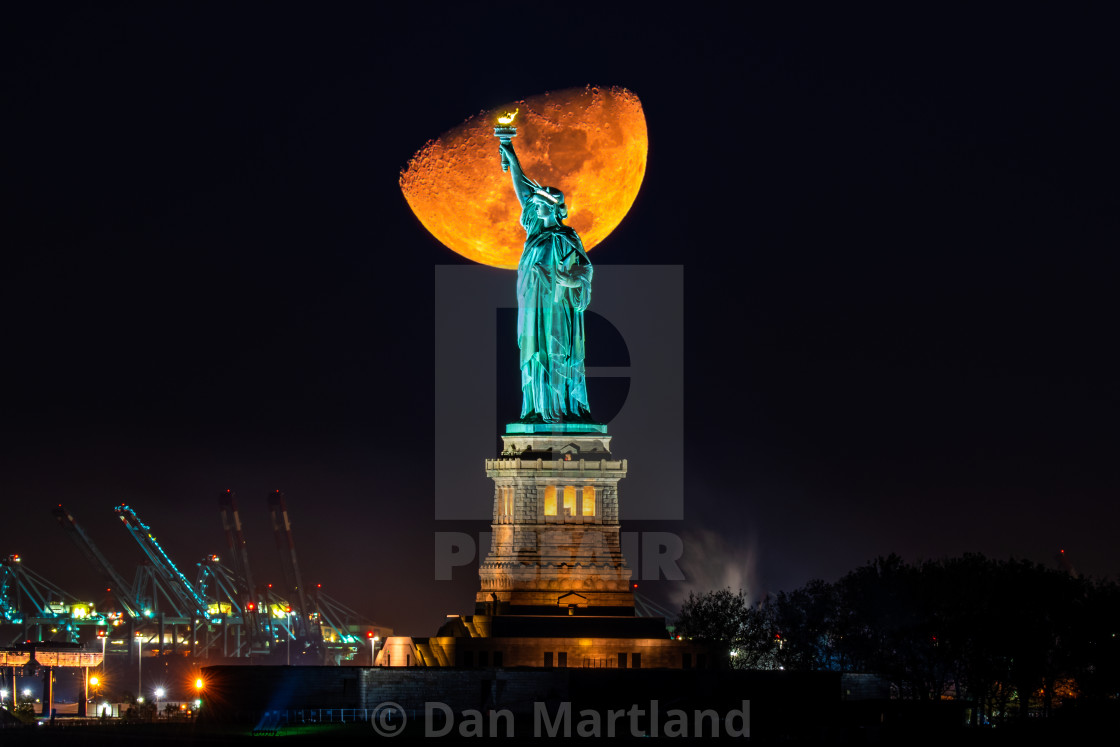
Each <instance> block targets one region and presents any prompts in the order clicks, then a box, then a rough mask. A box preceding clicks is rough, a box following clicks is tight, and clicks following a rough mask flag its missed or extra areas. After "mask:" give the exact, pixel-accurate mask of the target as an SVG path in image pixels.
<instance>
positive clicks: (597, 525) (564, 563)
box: [475, 423, 634, 616]
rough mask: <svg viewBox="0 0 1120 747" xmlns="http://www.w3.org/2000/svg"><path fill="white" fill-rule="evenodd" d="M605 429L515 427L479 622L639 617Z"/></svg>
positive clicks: (497, 476) (502, 461) (498, 481)
mask: <svg viewBox="0 0 1120 747" xmlns="http://www.w3.org/2000/svg"><path fill="white" fill-rule="evenodd" d="M610 440H611V437H610V436H608V435H607V434H606V426H603V425H590V424H561V425H533V424H523V423H514V424H511V425H510V426H509V427H508V428H507V432H506V434H505V435H504V436H503V437H502V445H503V448H502V453H501V456H500V458H498V459H487V460H486V474H487V476H488V477H490V478H492V479H493V480H494V515H493V541H492V544H491V547H490V552H489V554H488V555H487V556H486V558H485V560H484V561H483V562H482V564H481V566H480V568H479V575H480V576H481V579H482V588H481V590H480V591H479V592H478V594H477V596H476V597H475V610H476V612H477V614H480V615H568V614H572V615H576V614H579V615H629V616H632V615H633V614H634V598H633V592H632V590H631V585H630V575H631V571H630V568H629V566H628V565H627V564H626V559H625V557H623V554H622V547H621V544H620V538H619V523H618V481H619V480H621V479H622V478H623V477H625V476H626V460H625V459H623V460H618V459H614V458H613V457H612V455H611V452H610Z"/></svg>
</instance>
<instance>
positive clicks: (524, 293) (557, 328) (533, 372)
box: [517, 200, 591, 423]
mask: <svg viewBox="0 0 1120 747" xmlns="http://www.w3.org/2000/svg"><path fill="white" fill-rule="evenodd" d="M521 225H522V226H524V228H525V234H526V237H525V248H524V250H523V251H522V252H521V261H520V262H519V263H518V265H517V344H518V345H519V346H520V348H521V392H522V399H521V419H522V420H523V421H535V420H537V417H536V416H539V418H540V420H542V421H543V422H545V423H561V422H564V421H575V422H588V421H590V420H591V409H590V407H589V406H588V404H587V379H586V374H585V370H584V358H585V354H586V350H585V340H584V333H583V312H584V310H585V309H586V308H587V305H588V304H589V303H590V302H591V260H589V259H588V258H587V252H585V251H584V249H583V242H582V241H580V238H579V235H578V234H576V232H575V231H573V230H572V229H571V228H569V227H568V226H565V225H563V224H559V225H556V226H552V227H545V225H544V222H543V221H542V220H541V218H540V217H539V216H538V215H537V209H536V206H535V205H534V204H533V202H532V200H527V201H526V202H525V204H524V205H523V206H522V210H521ZM534 265H540V266H541V267H543V268H544V269H545V271H546V273H545V274H546V275H547V276H548V279H547V280H544V279H542V278H541V277H540V275H538V274H537V273H536V272H535V271H534V270H533V269H532V268H533V266H534ZM558 269H562V270H564V271H566V272H568V273H571V275H573V276H574V277H573V280H575V281H576V285H575V287H566V286H563V285H559V284H558V283H557V282H556V280H557V274H556V271H557V270H558Z"/></svg>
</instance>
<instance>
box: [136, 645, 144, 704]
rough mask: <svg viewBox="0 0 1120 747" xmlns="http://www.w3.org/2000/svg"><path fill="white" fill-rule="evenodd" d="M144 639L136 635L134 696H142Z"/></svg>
mask: <svg viewBox="0 0 1120 747" xmlns="http://www.w3.org/2000/svg"><path fill="white" fill-rule="evenodd" d="M143 693H144V639H143V638H141V637H140V636H136V697H137V698H142V697H144V695H143Z"/></svg>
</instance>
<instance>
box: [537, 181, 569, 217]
mask: <svg viewBox="0 0 1120 747" xmlns="http://www.w3.org/2000/svg"><path fill="white" fill-rule="evenodd" d="M533 204H534V205H536V206H537V215H539V216H540V217H542V218H545V217H547V216H549V215H551V216H553V217H554V218H556V219H557V220H563V219H565V218H567V217H568V207H567V205H565V204H564V193H563V192H561V191H560V190H558V189H557V188H556V187H541V188H540V189H535V190H533Z"/></svg>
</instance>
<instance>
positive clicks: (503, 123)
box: [494, 107, 521, 171]
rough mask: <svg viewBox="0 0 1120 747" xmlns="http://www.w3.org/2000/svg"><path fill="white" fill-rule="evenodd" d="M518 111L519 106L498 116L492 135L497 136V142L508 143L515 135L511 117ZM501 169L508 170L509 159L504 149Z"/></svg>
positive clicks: (515, 131)
mask: <svg viewBox="0 0 1120 747" xmlns="http://www.w3.org/2000/svg"><path fill="white" fill-rule="evenodd" d="M519 111H521V108H520V107H518V108H517V109H514V110H513V111H512V112H506V113H505V114H503V115H502V116H500V117H498V126H497V127H495V128H494V137H496V138H498V142H500V143H504V144H506V145H509V142H510V141H511V140H513V139H514V138H515V137H517V128H516V127H514V126H513V118H514V117H516V116H517V112H519ZM502 171H509V159H507V158H506V154H505V151H503V152H502Z"/></svg>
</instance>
